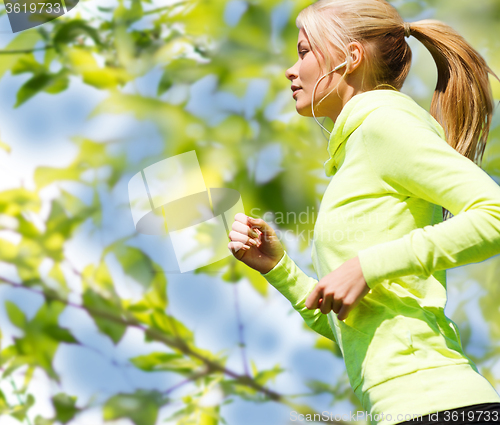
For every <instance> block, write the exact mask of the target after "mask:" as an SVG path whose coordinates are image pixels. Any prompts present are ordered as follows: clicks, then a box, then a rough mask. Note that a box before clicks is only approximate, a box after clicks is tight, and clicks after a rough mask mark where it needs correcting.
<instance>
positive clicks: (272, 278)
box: [260, 250, 292, 286]
mask: <svg viewBox="0 0 500 425" xmlns="http://www.w3.org/2000/svg"><path fill="white" fill-rule="evenodd" d="M291 261H292V259H291V258H290V257H289V256H288V254H287V252H286V250H284V254H283V257H281V259H280V260H279V261H278V263H277V264H276V265H275V266H274V267H273V268H272V269H271V270H269V271H268V272H267V273H261V274H260V275H261V276H262V277H264V278H265V279H266V280H267V281H268V282H269V283H270V284H271V285H273V286H276V285H279V284H280V283H282V282H283V281H286V280H288V278H289V275H290V273H289V270H290V262H291Z"/></svg>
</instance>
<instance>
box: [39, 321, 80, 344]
mask: <svg viewBox="0 0 500 425" xmlns="http://www.w3.org/2000/svg"><path fill="white" fill-rule="evenodd" d="M44 331H45V332H46V333H47V335H49V336H50V337H52V338H53V339H55V340H56V341H60V342H66V343H68V344H78V340H77V339H76V338H75V337H74V336H73V335H72V334H71V332H70V331H69V330H68V329H66V328H60V327H59V326H56V325H49V326H46V327H45V328H44Z"/></svg>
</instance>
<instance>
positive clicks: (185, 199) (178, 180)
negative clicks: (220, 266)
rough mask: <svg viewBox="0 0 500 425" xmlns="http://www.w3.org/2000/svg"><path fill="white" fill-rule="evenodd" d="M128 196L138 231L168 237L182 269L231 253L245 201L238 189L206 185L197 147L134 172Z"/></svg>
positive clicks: (210, 262) (193, 268) (191, 267)
mask: <svg viewBox="0 0 500 425" xmlns="http://www.w3.org/2000/svg"><path fill="white" fill-rule="evenodd" d="M128 196H129V202H130V210H131V213H132V219H133V222H134V226H135V229H136V230H137V232H138V233H142V234H146V235H157V236H168V237H169V238H170V240H171V242H172V246H173V248H174V252H175V257H176V260H177V264H178V266H179V269H180V272H181V273H184V272H187V271H192V270H196V269H198V268H201V267H204V266H207V265H209V264H212V263H215V262H217V261H219V260H222V259H224V258H226V257H229V256H230V255H232V254H231V252H230V251H229V250H228V249H227V241H228V238H229V236H228V235H229V231H230V229H231V225H232V222H233V220H234V216H235V215H236V214H237V213H244V207H243V201H242V200H241V196H240V194H239V192H238V191H236V190H234V189H228V188H213V187H212V188H207V187H206V186H205V181H204V180H203V174H202V172H201V167H200V164H199V162H198V158H197V156H196V152H195V151H194V150H192V151H189V152H185V153H182V154H180V155H176V156H172V157H170V158H167V159H164V160H162V161H158V162H156V163H154V164H152V165H150V166H149V167H146V168H144V169H143V170H141V171H139V172H138V173H136V174H135V175H134V176H133V177H132V178H131V179H130V181H129V183H128Z"/></svg>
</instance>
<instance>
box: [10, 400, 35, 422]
mask: <svg viewBox="0 0 500 425" xmlns="http://www.w3.org/2000/svg"><path fill="white" fill-rule="evenodd" d="M34 404H35V397H33V395H32V394H28V397H27V399H26V402H25V403H24V404H20V405H18V406H16V407H15V408H14V409H12V411H11V412H10V415H11V416H14V418H16V419H17V420H19V421H21V422H22V421H24V419H25V418H26V413H28V410H29V409H30V408H31V406H33V405H34Z"/></svg>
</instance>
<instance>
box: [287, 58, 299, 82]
mask: <svg viewBox="0 0 500 425" xmlns="http://www.w3.org/2000/svg"><path fill="white" fill-rule="evenodd" d="M298 63H299V61H297V62H295V63H294V64H293V66H291V67H290V68H288V69H287V70H286V72H285V76H286V78H288V79H289V80H290V81H293V80H295V79H296V78H297V76H298V71H297V64H298Z"/></svg>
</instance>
